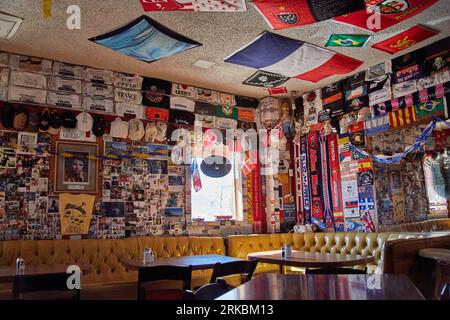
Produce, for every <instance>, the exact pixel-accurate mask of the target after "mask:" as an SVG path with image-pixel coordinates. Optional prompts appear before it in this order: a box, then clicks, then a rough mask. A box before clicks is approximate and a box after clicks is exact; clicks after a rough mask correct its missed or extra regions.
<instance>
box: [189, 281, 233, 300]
mask: <svg viewBox="0 0 450 320" xmlns="http://www.w3.org/2000/svg"><path fill="white" fill-rule="evenodd" d="M233 288H234V287H233V286H230V285H228V284H227V283H226V281H225V280H222V279H217V282H216V283H208V284H205V285H203V286H201V287H200V288H199V289H197V290H196V291H195V292H192V291H190V290H188V291H186V292H185V298H186V299H188V300H214V299H215V298H217V297H220V296H221V295H223V294H225V293H227V292H228V291H230V290H231V289H233Z"/></svg>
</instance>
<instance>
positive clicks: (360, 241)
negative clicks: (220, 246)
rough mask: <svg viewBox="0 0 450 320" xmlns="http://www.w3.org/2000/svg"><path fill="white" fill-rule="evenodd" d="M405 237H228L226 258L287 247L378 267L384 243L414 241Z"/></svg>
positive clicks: (264, 268)
mask: <svg viewBox="0 0 450 320" xmlns="http://www.w3.org/2000/svg"><path fill="white" fill-rule="evenodd" d="M414 237H417V235H414V234H407V233H354V232H337V233H335V232H319V233H285V234H252V235H232V236H229V237H228V255H230V256H232V257H237V258H241V259H246V258H247V255H248V254H249V253H252V252H258V251H270V250H279V249H280V248H281V247H282V245H283V244H286V243H291V244H292V245H293V249H294V250H299V251H309V252H321V253H337V254H352V255H362V256H368V255H371V256H374V257H375V258H376V263H377V264H378V263H379V262H380V259H381V253H382V252H381V251H382V249H383V245H384V243H385V242H386V241H388V240H394V239H405V238H414ZM269 269H270V270H272V269H273V270H275V269H276V266H275V267H274V265H272V266H270V265H267V264H258V269H257V270H258V271H259V272H261V271H268V270H269Z"/></svg>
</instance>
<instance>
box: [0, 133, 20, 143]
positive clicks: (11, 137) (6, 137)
mask: <svg viewBox="0 0 450 320" xmlns="http://www.w3.org/2000/svg"><path fill="white" fill-rule="evenodd" d="M17 139H18V133H17V132H15V131H2V130H0V147H11V146H12V145H15V144H17V141H18V140H17Z"/></svg>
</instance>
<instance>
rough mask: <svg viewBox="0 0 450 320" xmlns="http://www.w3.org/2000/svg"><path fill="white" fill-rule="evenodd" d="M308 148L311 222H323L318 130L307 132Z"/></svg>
mask: <svg viewBox="0 0 450 320" xmlns="http://www.w3.org/2000/svg"><path fill="white" fill-rule="evenodd" d="M307 138H308V149H309V166H310V167H309V172H310V176H311V197H312V213H311V222H318V223H319V224H321V223H322V222H323V205H322V176H321V170H320V164H321V161H320V144H319V137H318V132H317V131H314V132H309V133H308V134H307Z"/></svg>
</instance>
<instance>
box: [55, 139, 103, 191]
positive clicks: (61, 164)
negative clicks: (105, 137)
mask: <svg viewBox="0 0 450 320" xmlns="http://www.w3.org/2000/svg"><path fill="white" fill-rule="evenodd" d="M56 152H57V154H58V155H57V156H56V166H55V181H54V185H55V192H70V193H78V192H80V193H97V191H98V180H97V179H98V162H97V160H95V159H94V158H93V156H95V155H96V154H97V153H98V146H97V145H96V144H89V143H76V142H62V141H57V142H56ZM63 155H66V156H63Z"/></svg>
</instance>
